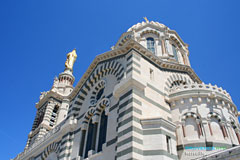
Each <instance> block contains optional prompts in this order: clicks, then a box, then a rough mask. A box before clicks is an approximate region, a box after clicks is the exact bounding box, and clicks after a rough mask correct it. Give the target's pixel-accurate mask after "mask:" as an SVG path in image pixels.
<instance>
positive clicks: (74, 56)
mask: <svg viewBox="0 0 240 160" xmlns="http://www.w3.org/2000/svg"><path fill="white" fill-rule="evenodd" d="M76 59H77V53H76V49H74V50H73V51H72V52H69V53H68V54H67V60H66V62H65V67H66V69H70V70H71V71H72V69H73V64H74V62H75V61H76Z"/></svg>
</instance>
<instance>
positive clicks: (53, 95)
mask: <svg viewBox="0 0 240 160" xmlns="http://www.w3.org/2000/svg"><path fill="white" fill-rule="evenodd" d="M51 98H56V99H57V100H60V101H62V100H63V99H64V96H62V95H60V94H58V93H57V92H53V91H52V90H50V91H48V92H47V94H46V95H45V96H44V97H43V98H42V99H40V100H39V102H38V103H36V106H35V107H36V108H37V109H38V108H39V107H41V106H42V105H43V104H44V103H46V101H48V100H49V99H51Z"/></svg>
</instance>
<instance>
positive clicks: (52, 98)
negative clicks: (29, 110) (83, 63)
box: [26, 49, 77, 148]
mask: <svg viewBox="0 0 240 160" xmlns="http://www.w3.org/2000/svg"><path fill="white" fill-rule="evenodd" d="M76 58H77V54H76V50H75V49H74V50H73V51H72V52H70V53H68V54H67V60H66V62H65V69H64V72H62V73H60V74H59V76H58V77H55V78H54V82H53V86H52V88H51V90H50V91H47V92H41V95H40V98H39V102H38V103H36V108H37V113H36V116H35V120H34V123H33V126H32V130H31V132H30V133H29V135H28V142H27V145H26V148H28V147H30V146H32V145H33V144H34V143H35V142H36V141H38V140H40V139H41V138H42V137H43V136H44V135H45V134H46V133H48V132H49V131H50V130H52V129H53V128H54V127H55V126H57V125H58V124H59V123H61V122H62V121H63V120H64V119H65V117H66V115H67V112H68V108H69V99H68V98H67V96H68V95H69V94H70V93H71V92H72V90H73V88H74V87H73V83H74V80H75V78H74V76H73V74H72V73H73V64H74V62H75V60H76Z"/></svg>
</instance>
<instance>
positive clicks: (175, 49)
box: [172, 44, 178, 62]
mask: <svg viewBox="0 0 240 160" xmlns="http://www.w3.org/2000/svg"><path fill="white" fill-rule="evenodd" d="M172 51H173V55H174V58H175V60H176V61H177V62H178V55H177V48H176V46H175V45H174V44H173V45H172Z"/></svg>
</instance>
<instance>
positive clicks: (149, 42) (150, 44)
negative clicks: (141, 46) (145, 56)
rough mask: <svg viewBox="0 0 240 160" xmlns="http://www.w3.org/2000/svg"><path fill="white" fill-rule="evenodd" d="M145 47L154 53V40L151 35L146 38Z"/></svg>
mask: <svg viewBox="0 0 240 160" xmlns="http://www.w3.org/2000/svg"><path fill="white" fill-rule="evenodd" d="M147 49H148V50H150V51H151V52H152V53H154V54H155V41H154V39H153V38H152V37H149V38H147Z"/></svg>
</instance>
